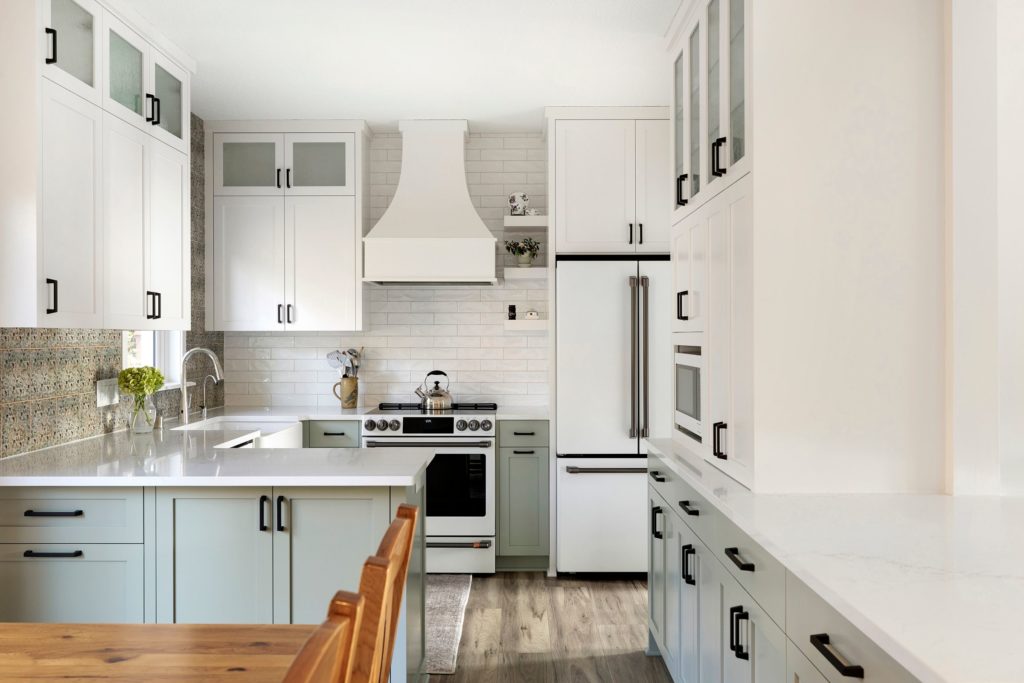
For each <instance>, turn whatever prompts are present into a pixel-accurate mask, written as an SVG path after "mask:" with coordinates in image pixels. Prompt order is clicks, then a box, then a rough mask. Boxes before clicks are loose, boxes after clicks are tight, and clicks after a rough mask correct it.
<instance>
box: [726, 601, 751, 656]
mask: <svg viewBox="0 0 1024 683" xmlns="http://www.w3.org/2000/svg"><path fill="white" fill-rule="evenodd" d="M733 610H736V613H735V619H734V623H735V624H736V647H735V648H733V654H735V655H736V659H750V651H749V650H744V649H743V643H741V642H740V622H741V621H743V620H746V621H750V613H749V612H747V611H746V610H744V609H743V608H742V607H733V608H732V609H730V610H729V613H730V615H731V614H732V612H733Z"/></svg>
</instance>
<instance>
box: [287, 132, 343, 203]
mask: <svg viewBox="0 0 1024 683" xmlns="http://www.w3.org/2000/svg"><path fill="white" fill-rule="evenodd" d="M284 145H285V147H284V149H285V157H284V178H285V182H284V189H285V194H289V195H352V194H355V187H356V184H355V177H354V174H353V169H354V168H355V135H353V134H352V133H288V134H286V135H285V136H284Z"/></svg>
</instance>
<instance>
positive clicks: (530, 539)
mask: <svg viewBox="0 0 1024 683" xmlns="http://www.w3.org/2000/svg"><path fill="white" fill-rule="evenodd" d="M549 471H550V466H549V464H548V449H547V448H531V447H520V448H501V449H499V451H498V554H499V555H506V556H509V555H518V556H524V555H526V556H530V555H534V556H536V555H547V554H548V552H549V543H548V529H549V513H548V509H549V505H548V501H549V500H550V498H549V495H548V480H549Z"/></svg>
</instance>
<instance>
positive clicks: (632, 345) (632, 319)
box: [629, 275, 638, 439]
mask: <svg viewBox="0 0 1024 683" xmlns="http://www.w3.org/2000/svg"><path fill="white" fill-rule="evenodd" d="M636 287H637V277H636V276H635V275H630V276H629V438H631V439H635V438H636V435H637V428H636V418H637V415H636V413H637V409H636V399H637V393H638V386H637V382H638V377H637V364H638V363H637V358H638V357H637V346H638V344H637V342H638V340H637V332H638V330H637V328H638V324H637V317H636V316H637V310H636V309H637V301H636V299H637V291H636Z"/></svg>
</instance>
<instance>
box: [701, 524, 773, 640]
mask: <svg viewBox="0 0 1024 683" xmlns="http://www.w3.org/2000/svg"><path fill="white" fill-rule="evenodd" d="M716 523H717V529H716V535H717V545H715V546H714V547H712V550H714V551H715V553H716V554H717V556H718V559H719V560H721V562H722V564H724V565H725V567H726V569H728V570H729V572H730V573H731V574H732V575H733V576H734V577H736V580H737V581H739V582H740V584H741V585H742V586H743V587H744V588H746V589H747V592H748V593H750V595H751V597H753V598H754V600H757V602H758V604H759V605H761V607H763V608H764V610H765V611H766V612H767V613H768V615H769V616H770V617H771V618H772V619H774V620H775V621H777V622H778V623H780V624H782V623H785V619H786V569H785V568H784V567H783V566H782V564H781V563H780V562H779V561H778V560H776V559H775V558H774V557H772V556H771V555H769V554H768V552H767V551H766V550H765V549H764V548H762V547H761V546H760V545H758V544H757V543H755V542H754V541H753V540H752V539H751V538H750V537H749V536H747V535H746V534H745V533H743V532H742V531H740V529H739V527H737V526H736V525H735V524H733V523H732V522H730V521H729V520H728V519H726V518H725V517H724V516H719V518H718V519H717V520H716Z"/></svg>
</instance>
